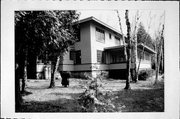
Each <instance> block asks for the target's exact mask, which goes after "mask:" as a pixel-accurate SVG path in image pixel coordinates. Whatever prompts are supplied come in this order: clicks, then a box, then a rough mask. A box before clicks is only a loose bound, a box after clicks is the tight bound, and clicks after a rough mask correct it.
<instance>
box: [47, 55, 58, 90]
mask: <svg viewBox="0 0 180 119" xmlns="http://www.w3.org/2000/svg"><path fill="white" fill-rule="evenodd" d="M59 63H60V56H58V57H57V60H56V62H52V69H51V83H50V86H49V88H53V87H55V79H56V77H55V75H56V73H57V71H58V68H59Z"/></svg>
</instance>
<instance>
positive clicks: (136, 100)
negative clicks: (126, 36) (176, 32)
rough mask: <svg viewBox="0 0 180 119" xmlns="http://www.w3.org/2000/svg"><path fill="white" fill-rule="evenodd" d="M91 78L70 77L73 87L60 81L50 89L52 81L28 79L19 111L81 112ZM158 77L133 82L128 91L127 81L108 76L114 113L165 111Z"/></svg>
mask: <svg viewBox="0 0 180 119" xmlns="http://www.w3.org/2000/svg"><path fill="white" fill-rule="evenodd" d="M87 82H88V80H85V79H75V78H71V79H70V86H69V87H68V88H64V87H62V86H61V81H60V80H56V87H55V88H52V89H50V88H48V86H49V84H50V81H49V80H28V82H27V89H26V91H27V93H26V94H24V95H23V99H24V102H23V105H22V107H21V110H18V111H19V112H81V111H82V110H81V107H80V105H79V103H78V101H77V100H78V98H79V96H80V95H81V94H82V93H83V92H84V91H85V86H86V84H87ZM153 84H154V78H153V77H151V78H150V79H147V80H146V81H138V82H137V83H131V90H124V87H125V80H114V79H104V80H102V87H103V88H102V89H101V90H103V91H104V92H108V93H107V94H109V95H106V97H105V99H107V100H111V102H112V104H113V105H114V106H115V107H114V110H113V111H114V112H163V111H164V81H163V79H161V80H160V81H158V83H157V84H156V85H153Z"/></svg>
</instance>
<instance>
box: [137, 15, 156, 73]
mask: <svg viewBox="0 0 180 119" xmlns="http://www.w3.org/2000/svg"><path fill="white" fill-rule="evenodd" d="M151 20H152V18H151V19H150V22H149V24H148V30H147V31H146V30H145V28H144V25H143V24H142V23H141V22H140V24H139V28H138V32H137V42H138V43H143V44H145V45H147V46H148V47H150V48H152V49H154V47H155V46H154V42H153V40H152V38H151V36H150V35H149V33H148V32H149V29H150V28H151ZM143 55H144V47H143V51H142V52H141V53H140V59H139V64H138V68H137V75H138V73H139V68H140V64H141V59H142V56H143Z"/></svg>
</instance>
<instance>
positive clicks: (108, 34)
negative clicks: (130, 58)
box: [60, 17, 155, 78]
mask: <svg viewBox="0 0 180 119" xmlns="http://www.w3.org/2000/svg"><path fill="white" fill-rule="evenodd" d="M77 24H78V25H79V41H78V42H76V43H75V44H74V45H73V46H71V47H70V49H69V52H67V53H66V54H65V55H64V60H63V63H62V64H60V65H61V66H60V67H62V69H61V70H63V71H70V72H71V73H72V74H73V76H75V77H83V76H84V74H85V73H88V74H90V75H92V76H96V75H97V73H99V72H106V73H107V74H108V75H109V77H112V78H122V77H124V75H125V74H124V71H125V69H126V61H125V58H124V53H123V52H124V51H123V50H124V48H123V40H122V35H121V33H120V32H119V31H118V30H116V29H114V28H113V27H111V26H109V25H107V24H106V23H103V22H102V21H100V20H98V19H96V18H94V17H89V18H86V19H83V20H80V21H79V22H78V23H77ZM75 25H76V24H75ZM137 47H138V59H139V58H140V54H142V51H143V50H144V53H143V56H142V60H141V65H140V69H150V68H151V56H152V55H153V54H155V51H154V50H153V49H151V48H149V47H147V46H145V45H143V44H138V46H137ZM137 62H138V61H137ZM133 65H134V64H133V63H132V64H131V67H132V68H133V67H134V66H133Z"/></svg>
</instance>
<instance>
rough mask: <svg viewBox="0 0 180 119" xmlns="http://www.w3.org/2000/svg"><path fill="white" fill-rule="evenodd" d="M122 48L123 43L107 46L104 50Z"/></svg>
mask: <svg viewBox="0 0 180 119" xmlns="http://www.w3.org/2000/svg"><path fill="white" fill-rule="evenodd" d="M122 48H123V45H118V46H112V47H106V48H104V50H118V49H122Z"/></svg>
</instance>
